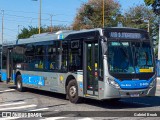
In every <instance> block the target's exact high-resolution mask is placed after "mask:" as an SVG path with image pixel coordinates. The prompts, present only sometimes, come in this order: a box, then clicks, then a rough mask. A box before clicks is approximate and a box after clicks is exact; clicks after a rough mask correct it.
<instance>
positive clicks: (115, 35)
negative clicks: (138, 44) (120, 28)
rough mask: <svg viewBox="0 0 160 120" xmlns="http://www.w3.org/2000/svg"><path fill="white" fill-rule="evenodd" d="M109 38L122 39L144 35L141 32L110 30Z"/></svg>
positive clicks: (142, 37)
mask: <svg viewBox="0 0 160 120" xmlns="http://www.w3.org/2000/svg"><path fill="white" fill-rule="evenodd" d="M109 37H110V38H123V39H144V38H145V35H144V34H141V33H128V32H110V33H109Z"/></svg>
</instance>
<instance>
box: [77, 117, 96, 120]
mask: <svg viewBox="0 0 160 120" xmlns="http://www.w3.org/2000/svg"><path fill="white" fill-rule="evenodd" d="M77 120H94V119H93V118H88V117H86V118H80V119H77Z"/></svg>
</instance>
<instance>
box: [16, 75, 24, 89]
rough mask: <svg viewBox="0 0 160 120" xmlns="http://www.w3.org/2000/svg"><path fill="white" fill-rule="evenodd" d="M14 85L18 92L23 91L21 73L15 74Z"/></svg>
mask: <svg viewBox="0 0 160 120" xmlns="http://www.w3.org/2000/svg"><path fill="white" fill-rule="evenodd" d="M16 81H17V82H16V87H17V90H18V91H19V92H23V91H24V88H23V85H22V76H21V75H17V77H16Z"/></svg>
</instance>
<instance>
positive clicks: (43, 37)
mask: <svg viewBox="0 0 160 120" xmlns="http://www.w3.org/2000/svg"><path fill="white" fill-rule="evenodd" d="M102 30H105V31H112V30H124V31H128V30H129V31H139V32H146V31H145V30H141V29H136V28H127V27H107V28H104V29H102V28H95V29H89V30H88V29H84V30H80V31H73V30H62V31H58V32H56V33H42V34H35V35H32V36H31V37H30V38H26V39H18V40H14V41H8V42H3V46H11V45H18V44H27V43H36V42H44V41H50V40H63V39H68V38H71V37H73V36H74V37H75V36H76V34H81V33H87V32H95V31H98V32H99V35H101V36H103V32H102Z"/></svg>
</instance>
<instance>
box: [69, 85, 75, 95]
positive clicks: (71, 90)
mask: <svg viewBox="0 0 160 120" xmlns="http://www.w3.org/2000/svg"><path fill="white" fill-rule="evenodd" d="M76 92H77V91H76V86H72V87H70V89H69V94H70V96H71V97H74V96H75V95H76Z"/></svg>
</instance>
